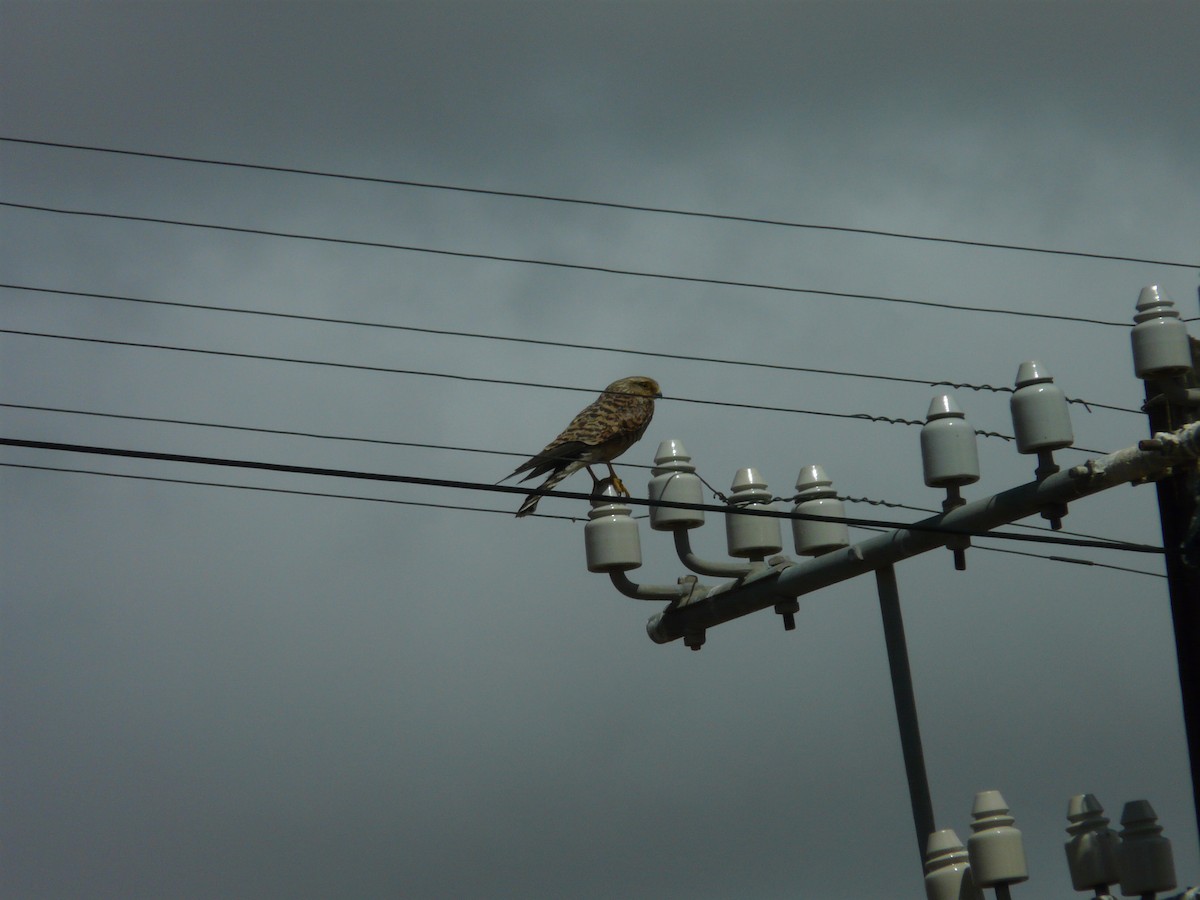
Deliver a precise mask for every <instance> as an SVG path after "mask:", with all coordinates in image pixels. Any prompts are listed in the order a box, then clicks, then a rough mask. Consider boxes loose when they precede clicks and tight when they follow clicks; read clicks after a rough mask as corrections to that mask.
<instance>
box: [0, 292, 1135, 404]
mask: <svg viewBox="0 0 1200 900" xmlns="http://www.w3.org/2000/svg"><path fill="white" fill-rule="evenodd" d="M0 288H2V289H4V290H14V291H30V292H35V293H42V294H57V295H63V296H68V297H85V298H93V299H98V300H116V301H120V302H126V303H138V304H146V305H151V306H166V307H172V308H180V309H193V310H202V311H206V312H224V313H236V314H241V315H249V316H261V317H266V318H276V319H289V320H292V321H300V322H314V323H319V324H324V325H350V326H356V327H362V328H381V329H388V330H392V331H405V332H411V333H416V334H433V335H439V336H443V337H463V338H474V339H479V340H488V341H502V342H510V343H518V344H530V345H535V346H541V347H558V348H563V349H568V350H593V351H598V352H602V353H624V354H627V355H630V356H643V357H648V358H653V359H673V360H685V361H687V362H702V363H716V364H720V365H727V366H745V367H748V368H758V369H770V370H775V371H783V372H802V373H806V374H816V375H836V376H840V377H844V378H865V379H872V380H875V381H889V382H896V383H900V384H919V385H921V386H923V387H949V388H953V389H955V390H964V389H966V390H972V391H980V392H983V391H986V392H991V393H998V394H1000V393H1008V394H1011V393H1012V392H1013V388H1011V387H996V386H995V385H990V384H971V383H969V382H952V381H930V380H928V379H924V378H907V377H903V376H899V375H872V374H868V373H865V372H849V371H844V370H837V369H818V368H813V367H810V366H789V365H783V364H781V363H764V362H753V361H749V360H738V359H724V358H720V357H711V356H698V355H696V354H685V353H663V352H661V351H654V350H632V349H629V348H625V347H603V346H599V345H596V344H577V343H569V342H566V341H550V340H543V339H539V338H525V337H511V336H507V335H496V334H484V333H480V332H473V331H451V330H449V329H443V328H424V327H418V326H415V325H397V324H393V323H389V322H368V321H363V320H359V319H339V318H332V317H328V316H314V315H306V314H303V313H286V312H276V311H273V310H257V309H243V308H241V307H237V306H217V305H212V304H202V303H186V302H184V301H180V300H153V299H148V298H145V297H130V296H126V295H123V294H101V293H95V292H92V291H70V290H60V289H56V288H46V287H34V286H32V285H24V284H6V283H0ZM1067 402H1068V403H1075V404H1079V405H1080V406H1083V407H1084V408H1085V409H1088V410H1089V411H1090V410H1091V409H1093V408H1094V409H1108V410H1113V411H1116V412H1124V413H1134V414H1140V413H1141V411H1140V410H1136V409H1130V408H1129V407H1124V406H1112V405H1110V404H1107V403H1097V402H1095V401H1092V400H1082V399H1079V398H1076V397H1069V398H1067Z"/></svg>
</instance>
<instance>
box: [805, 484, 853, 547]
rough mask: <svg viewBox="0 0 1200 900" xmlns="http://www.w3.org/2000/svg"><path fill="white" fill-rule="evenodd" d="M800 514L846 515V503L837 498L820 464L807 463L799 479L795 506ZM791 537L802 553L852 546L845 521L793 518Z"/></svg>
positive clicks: (835, 516) (836, 516)
mask: <svg viewBox="0 0 1200 900" xmlns="http://www.w3.org/2000/svg"><path fill="white" fill-rule="evenodd" d="M792 511H793V512H795V513H800V514H807V515H817V516H829V517H832V518H837V519H844V518H845V517H846V506H845V504H844V503H842V501H841V500H839V499H838V495H837V491H835V490H834V489H833V482H832V481H831V480H830V478H829V476H828V475H826V474H825V469H824V468H822V467H821V466H805V467H804V468H802V469H801V470H800V475H799V476H798V477H797V478H796V505H795V506H794V507H793V508H792ZM792 539H793V542H794V543H795V546H796V552H797V553H799V554H800V555H801V556H820V555H821V554H822V553H828V552H830V551H831V550H840V549H841V548H842V547H848V546H850V531H849V529H847V528H846V523H845V522H825V521H814V520H812V519H793V520H792Z"/></svg>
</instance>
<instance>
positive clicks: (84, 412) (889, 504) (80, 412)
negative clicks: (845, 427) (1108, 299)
mask: <svg viewBox="0 0 1200 900" xmlns="http://www.w3.org/2000/svg"><path fill="white" fill-rule="evenodd" d="M0 408H5V409H21V410H27V411H33V412H49V413H62V414H66V415H74V416H91V417H95V418H103V419H120V420H122V421H131V422H153V423H156V424H166V425H188V426H193V427H197V428H212V429H218V430H228V431H244V432H250V433H254V434H274V435H280V436H284V437H304V438H314V439H317V440H326V441H347V442H352V443H361V444H378V445H383V446H388V447H414V448H418V449H423V450H450V451H455V452H459V453H478V454H487V455H492V456H510V457H517V458H518V459H525V458H528V457H529V456H532V455H533V451H528V450H527V451H513V450H491V449H487V448H483V447H459V446H453V445H448V444H427V443H422V442H419V441H396V440H387V439H384V438H367V437H353V436H347V435H337V434H321V433H318V432H311V431H294V430H290V429H283V428H265V427H262V426H252V425H227V424H223V423H219V422H198V421H195V420H193V419H174V418H165V417H161V416H135V415H128V414H122V413H108V412H98V411H96V410H88V409H67V408H64V407H58V406H36V405H34V404H31V403H9V402H3V401H0ZM615 465H618V466H621V467H625V468H632V469H653V468H655V467H654V466H652V465H646V464H643V463H631V462H626V461H621V462H619V463H616V464H615ZM696 474H697V477H699V478H700V480H701V481H702V482H703V483H704V484H705V485H706V486H707V487H708V489H709V491H711V492H712V495H713V496H714V497H719V498H721V499H722V501H726V495H725V494H723V493H722V492H721V491H718V490H717V489H716V488H714V487H713V486H712V485H711V484H709V483H708V482H707V481H704V478H703V476H700V474H699V473H696ZM784 499H794V498H784ZM837 499H839V500H842V501H843V502H846V503H862V504H866V505H868V506H880V507H886V508H888V509H905V510H909V511H911V512H919V513H927V514H930V515H937V513H938V512H939V511H940V510H936V509H931V508H929V507H926V506H913V505H911V504H907V503H896V502H893V501H889V500H872V499H870V498H867V497H847V496H841V495H839V496H838V498H837ZM1013 525H1014V527H1017V528H1028V529H1033V530H1035V531H1046V532H1048V531H1050V530H1051V529H1050V528H1049V527H1048V526H1045V525H1033V524H1029V523H1026V522H1014V523H1013ZM1055 533H1056V534H1062V535H1067V536H1073V537H1081V538H1090V539H1092V540H1111V539H1110V538H1102V537H1100V536H1098V535H1094V534H1086V533H1084V532H1080V531H1069V530H1065V529H1060V530H1058V531H1056V532H1055Z"/></svg>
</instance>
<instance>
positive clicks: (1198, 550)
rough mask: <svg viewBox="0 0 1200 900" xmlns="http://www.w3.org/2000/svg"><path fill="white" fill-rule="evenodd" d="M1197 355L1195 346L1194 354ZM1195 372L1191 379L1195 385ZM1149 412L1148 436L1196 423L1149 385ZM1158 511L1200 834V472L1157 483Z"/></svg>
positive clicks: (1184, 468) (1181, 471)
mask: <svg viewBox="0 0 1200 900" xmlns="http://www.w3.org/2000/svg"><path fill="white" fill-rule="evenodd" d="M1195 355H1196V352H1195V346H1194V345H1193V356H1195ZM1195 380H1196V370H1193V372H1192V374H1191V375H1190V376H1189V378H1188V382H1189V386H1194V385H1193V384H1192V383H1194V382H1195ZM1146 399H1147V401H1151V400H1153V402H1147V405H1146V412H1147V414H1148V415H1149V417H1150V433H1151V434H1154V433H1156V432H1160V431H1171V430H1172V429H1175V428H1178V427H1179V426H1180V425H1184V424H1187V423H1188V422H1190V421H1193V420H1194V419H1195V417H1196V409H1195V407H1191V408H1189V407H1188V406H1187V405H1185V404H1177V403H1172V402H1170V401H1168V400H1167V398H1166V397H1165V396H1162V395H1160V394H1159V392H1158V391H1157V389H1156V387H1155V386H1154V385H1153V384H1152V383H1151V382H1147V383H1146ZM1155 488H1156V489H1157V491H1158V512H1159V516H1160V518H1161V520H1162V536H1163V547H1164V548H1166V568H1167V590H1168V592H1169V594H1170V598H1171V622H1172V624H1173V625H1174V629H1175V656H1176V659H1177V660H1178V665H1179V692H1180V698H1181V700H1182V701H1183V725H1184V730H1185V733H1186V735H1187V747H1188V760H1189V762H1190V766H1191V770H1192V805H1193V806H1194V808H1195V812H1196V828H1197V830H1198V831H1200V539H1198V538H1197V535H1196V534H1195V533H1194V532H1193V533H1190V534H1189V529H1193V528H1195V527H1196V517H1197V515H1198V514H1200V513H1198V510H1197V493H1198V492H1200V470H1198V469H1197V467H1196V465H1195V464H1193V465H1190V466H1189V465H1181V466H1179V467H1177V468H1176V469H1175V470H1174V471H1173V472H1172V473H1171V474H1170V475H1168V476H1167V477H1166V478H1163V479H1161V480H1160V481H1158V482H1156V484H1155Z"/></svg>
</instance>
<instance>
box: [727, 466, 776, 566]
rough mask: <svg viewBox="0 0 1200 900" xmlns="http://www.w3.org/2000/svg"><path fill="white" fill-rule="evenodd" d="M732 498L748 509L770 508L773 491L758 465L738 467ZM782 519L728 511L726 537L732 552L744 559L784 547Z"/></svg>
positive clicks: (733, 554)
mask: <svg viewBox="0 0 1200 900" xmlns="http://www.w3.org/2000/svg"><path fill="white" fill-rule="evenodd" d="M729 499H730V500H731V501H732V502H733V503H735V504H737V505H738V506H740V507H743V508H745V509H771V503H770V501H771V492H770V491H768V490H767V483H766V482H765V481H764V480H763V477H762V475H760V474H759V472H758V469H754V468H747V469H739V470H738V472H737V475H735V476H734V479H733V485H732V487H731V489H730V497H729ZM781 534H782V532H781V529H780V527H779V519H776V518H772V517H770V516H747V515H742V514H739V513H734V512H729V513H726V514H725V538H726V540H727V541H728V543H729V555H730V556H737V557H741V558H743V559H762V558H764V557H766V556H770V555H772V554H775V553H778V552H779V551H780V550H782V549H783V538H782V537H781Z"/></svg>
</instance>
